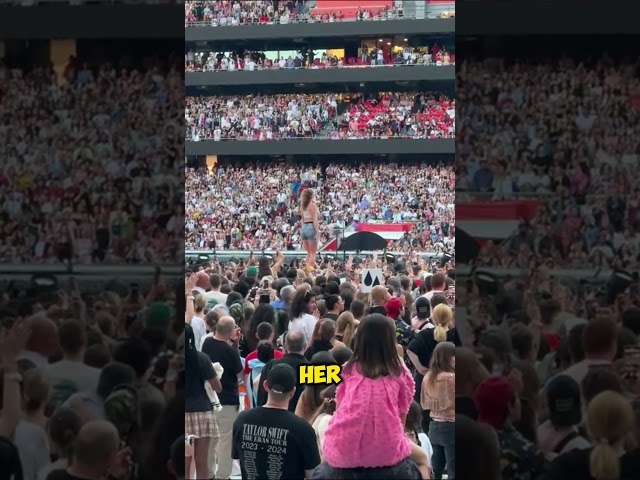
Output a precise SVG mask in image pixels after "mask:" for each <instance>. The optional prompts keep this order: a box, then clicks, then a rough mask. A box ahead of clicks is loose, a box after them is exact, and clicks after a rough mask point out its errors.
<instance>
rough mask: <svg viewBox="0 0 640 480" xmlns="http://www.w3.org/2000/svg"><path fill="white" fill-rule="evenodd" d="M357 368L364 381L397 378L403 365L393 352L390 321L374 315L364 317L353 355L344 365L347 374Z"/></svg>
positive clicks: (393, 340) (394, 344) (394, 349)
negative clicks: (388, 377)
mask: <svg viewBox="0 0 640 480" xmlns="http://www.w3.org/2000/svg"><path fill="white" fill-rule="evenodd" d="M354 365H355V366H356V368H357V369H358V372H360V374H361V375H362V376H364V377H367V378H378V377H387V376H395V377H397V376H400V374H401V373H402V369H403V365H402V361H401V360H400V357H399V356H398V352H397V351H396V328H395V325H394V323H393V320H391V319H389V318H387V317H385V316H384V315H381V314H379V313H374V314H371V315H367V316H366V317H364V319H363V320H362V322H360V325H358V330H356V335H355V340H354V342H353V356H352V357H351V360H349V361H348V362H347V364H346V366H345V371H346V372H347V373H350V372H351V369H352V368H353V367H354Z"/></svg>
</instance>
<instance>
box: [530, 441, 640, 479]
mask: <svg viewBox="0 0 640 480" xmlns="http://www.w3.org/2000/svg"><path fill="white" fill-rule="evenodd" d="M591 451H592V449H591V448H587V449H584V450H583V449H574V450H570V451H568V452H566V453H563V454H561V455H558V456H557V457H556V458H555V459H554V460H553V462H551V463H550V464H549V466H548V469H547V471H545V472H544V474H543V475H542V478H543V479H544V480H556V479H558V480H560V479H563V480H564V479H565V478H575V479H580V480H594V479H593V477H592V476H591V474H590V473H589V456H590V455H591ZM638 478H640V449H634V450H630V451H628V452H626V453H625V454H624V455H622V456H621V457H620V477H619V480H632V479H633V480H637V479H638Z"/></svg>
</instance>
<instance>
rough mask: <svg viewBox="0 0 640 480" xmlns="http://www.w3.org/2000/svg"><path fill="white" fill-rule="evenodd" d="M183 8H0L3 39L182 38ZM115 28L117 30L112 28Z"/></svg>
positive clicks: (85, 6)
mask: <svg viewBox="0 0 640 480" xmlns="http://www.w3.org/2000/svg"><path fill="white" fill-rule="evenodd" d="M183 15H184V6H183V5H181V4H176V5H153V4H150V5H130V4H129V5H118V4H110V5H91V4H88V5H81V6H69V5H40V6H33V7H20V6H0V32H2V38H4V39H24V40H35V39H63V38H138V39H144V38H175V39H179V38H184V22H182V21H176V19H178V18H179V19H182V18H183ZM116 26H117V27H116Z"/></svg>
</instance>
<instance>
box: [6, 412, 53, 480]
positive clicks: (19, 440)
mask: <svg viewBox="0 0 640 480" xmlns="http://www.w3.org/2000/svg"><path fill="white" fill-rule="evenodd" d="M12 440H13V443H14V444H15V446H16V447H17V448H18V452H19V454H20V463H22V475H23V478H24V480H37V478H38V472H39V471H40V470H41V469H42V468H44V467H46V466H47V465H49V464H50V463H51V461H50V459H49V446H48V443H47V435H46V433H45V432H44V430H42V428H40V427H38V426H37V425H35V424H33V423H31V422H26V421H24V420H20V421H19V422H18V426H17V427H16V430H15V432H14V434H13V437H12Z"/></svg>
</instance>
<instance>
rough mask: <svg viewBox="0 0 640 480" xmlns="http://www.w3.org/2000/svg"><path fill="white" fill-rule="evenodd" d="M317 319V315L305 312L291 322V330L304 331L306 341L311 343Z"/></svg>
mask: <svg viewBox="0 0 640 480" xmlns="http://www.w3.org/2000/svg"><path fill="white" fill-rule="evenodd" d="M317 321H318V320H317V319H316V317H314V316H313V315H309V314H308V313H305V314H304V315H302V317H298V318H294V319H293V320H291V321H290V322H289V332H302V334H303V335H304V341H305V343H306V344H307V345H309V342H310V341H311V337H312V335H313V329H314V328H315V326H316V322H317Z"/></svg>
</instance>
